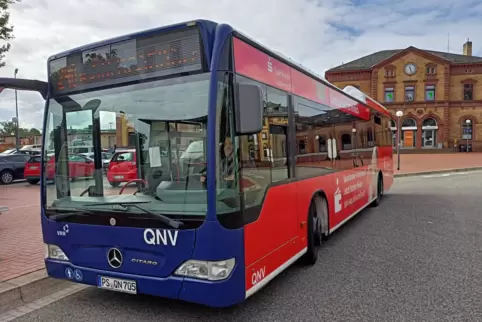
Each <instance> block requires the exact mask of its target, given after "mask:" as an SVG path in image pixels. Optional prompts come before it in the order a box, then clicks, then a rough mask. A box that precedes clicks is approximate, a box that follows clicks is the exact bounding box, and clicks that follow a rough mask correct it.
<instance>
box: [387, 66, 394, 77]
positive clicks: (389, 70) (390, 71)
mask: <svg viewBox="0 0 482 322" xmlns="http://www.w3.org/2000/svg"><path fill="white" fill-rule="evenodd" d="M395 76H396V68H395V66H393V65H389V66H387V67H385V78H394V77H395Z"/></svg>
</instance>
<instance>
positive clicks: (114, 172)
mask: <svg viewBox="0 0 482 322" xmlns="http://www.w3.org/2000/svg"><path fill="white" fill-rule="evenodd" d="M136 161H137V155H136V151H135V150H124V151H119V152H116V153H115V154H114V155H113V156H112V159H111V160H110V162H109V168H108V170H107V181H109V183H110V185H111V186H112V187H118V186H119V185H120V184H121V183H122V182H129V181H131V180H134V179H137V166H136Z"/></svg>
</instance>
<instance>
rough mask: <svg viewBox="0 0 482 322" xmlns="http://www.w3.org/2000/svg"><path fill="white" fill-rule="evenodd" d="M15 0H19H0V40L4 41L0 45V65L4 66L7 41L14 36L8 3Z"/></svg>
mask: <svg viewBox="0 0 482 322" xmlns="http://www.w3.org/2000/svg"><path fill="white" fill-rule="evenodd" d="M15 2H20V0H0V41H2V42H4V44H3V45H2V46H1V47H0V67H4V66H5V62H4V61H3V59H4V58H5V54H6V53H8V51H9V50H10V43H9V41H10V40H12V39H13V38H15V37H14V36H13V26H12V25H10V24H9V20H10V13H9V12H8V9H9V8H10V5H11V4H13V3H15Z"/></svg>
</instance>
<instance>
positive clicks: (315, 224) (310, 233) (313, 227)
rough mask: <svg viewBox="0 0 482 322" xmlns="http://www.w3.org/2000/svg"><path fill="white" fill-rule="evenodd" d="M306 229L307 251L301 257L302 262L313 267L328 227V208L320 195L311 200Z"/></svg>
mask: <svg viewBox="0 0 482 322" xmlns="http://www.w3.org/2000/svg"><path fill="white" fill-rule="evenodd" d="M306 227H307V234H306V235H307V236H306V242H307V247H308V250H307V252H306V254H305V255H304V257H303V262H304V263H305V264H307V265H314V264H315V263H316V261H317V260H318V251H319V248H320V246H321V244H322V242H323V239H324V235H325V234H327V231H326V229H327V227H328V206H327V202H326V199H325V198H323V197H322V196H320V195H316V196H315V197H313V199H312V200H311V204H310V208H309V210H308V221H307V225H306Z"/></svg>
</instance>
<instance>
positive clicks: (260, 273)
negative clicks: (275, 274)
mask: <svg viewBox="0 0 482 322" xmlns="http://www.w3.org/2000/svg"><path fill="white" fill-rule="evenodd" d="M265 273H266V266H265V267H263V268H261V269H259V270H257V271H256V272H254V273H253V275H251V284H252V285H253V286H254V285H256V284H258V283H259V282H260V281H261V280H262V279H263V278H264V276H265Z"/></svg>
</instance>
